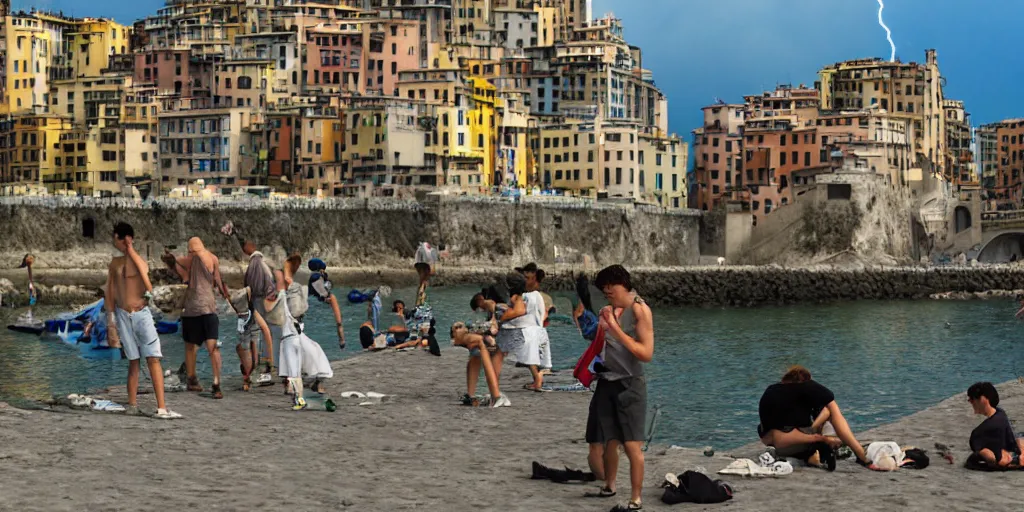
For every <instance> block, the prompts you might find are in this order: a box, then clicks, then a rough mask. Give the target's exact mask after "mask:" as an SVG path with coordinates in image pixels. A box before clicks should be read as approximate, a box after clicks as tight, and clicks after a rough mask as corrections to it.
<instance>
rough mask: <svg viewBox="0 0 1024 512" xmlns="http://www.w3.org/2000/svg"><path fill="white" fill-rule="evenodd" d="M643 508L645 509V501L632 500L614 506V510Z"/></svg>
mask: <svg viewBox="0 0 1024 512" xmlns="http://www.w3.org/2000/svg"><path fill="white" fill-rule="evenodd" d="M643 509H644V505H643V503H641V502H639V501H633V500H630V501H629V503H626V504H625V505H615V507H614V508H612V512H630V511H635V510H643Z"/></svg>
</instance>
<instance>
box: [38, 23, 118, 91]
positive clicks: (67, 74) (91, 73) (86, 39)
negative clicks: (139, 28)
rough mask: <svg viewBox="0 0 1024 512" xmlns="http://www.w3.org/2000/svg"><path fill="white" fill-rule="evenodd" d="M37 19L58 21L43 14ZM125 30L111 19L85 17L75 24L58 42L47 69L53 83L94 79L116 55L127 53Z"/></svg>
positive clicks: (107, 66)
mask: <svg viewBox="0 0 1024 512" xmlns="http://www.w3.org/2000/svg"><path fill="white" fill-rule="evenodd" d="M39 16H40V18H43V19H53V20H59V19H60V18H54V17H52V16H48V15H45V14H40V15H39ZM128 42H129V30H128V27H125V26H124V25H121V24H119V23H115V22H113V21H111V20H105V19H94V18H85V19H82V20H79V21H77V22H75V23H74V25H73V26H72V27H71V28H69V29H68V30H67V31H66V32H65V33H64V37H63V39H62V40H61V42H60V45H59V48H58V52H57V53H56V54H55V55H54V57H53V66H52V68H51V70H50V79H52V80H74V79H78V78H82V77H97V76H100V75H102V74H103V72H104V70H106V69H107V68H109V67H110V60H111V58H112V57H114V56H115V55H125V54H127V53H128V46H129V45H128Z"/></svg>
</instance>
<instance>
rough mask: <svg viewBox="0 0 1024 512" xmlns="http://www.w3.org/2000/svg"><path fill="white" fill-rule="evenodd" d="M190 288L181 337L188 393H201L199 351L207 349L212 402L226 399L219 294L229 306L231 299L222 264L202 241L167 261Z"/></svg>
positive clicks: (196, 240)
mask: <svg viewBox="0 0 1024 512" xmlns="http://www.w3.org/2000/svg"><path fill="white" fill-rule="evenodd" d="M164 262H165V263H168V266H170V267H173V268H172V270H174V271H175V272H177V273H178V275H179V276H181V279H182V280H183V281H184V282H185V284H187V285H188V289H187V290H186V291H185V309H184V311H182V313H181V335H182V338H184V340H185V372H186V373H187V374H188V390H189V391H197V392H202V391H203V387H202V385H200V384H199V377H198V376H196V358H197V357H198V355H199V347H200V346H202V345H206V350H207V351H208V352H209V353H210V364H211V365H212V366H213V398H215V399H221V398H224V393H223V392H221V389H220V370H221V357H220V349H219V348H217V340H218V339H219V338H220V318H218V316H217V297H216V295H214V293H215V292H216V291H219V292H220V293H221V295H222V296H223V297H224V299H225V300H227V301H228V302H229V303H230V302H231V295H230V293H228V287H227V286H225V285H224V281H223V280H222V279H221V275H220V260H219V259H218V258H217V256H216V255H214V254H213V253H212V252H210V251H208V250H206V247H205V246H204V245H203V241H202V240H200V239H199V237H192V238H190V239H189V241H188V255H187V256H184V257H181V258H173V259H172V258H167V259H165V260H164Z"/></svg>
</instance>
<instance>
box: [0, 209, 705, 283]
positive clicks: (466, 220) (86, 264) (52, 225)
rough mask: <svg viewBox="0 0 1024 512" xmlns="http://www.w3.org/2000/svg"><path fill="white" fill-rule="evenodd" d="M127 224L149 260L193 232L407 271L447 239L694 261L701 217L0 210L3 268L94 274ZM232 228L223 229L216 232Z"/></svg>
mask: <svg viewBox="0 0 1024 512" xmlns="http://www.w3.org/2000/svg"><path fill="white" fill-rule="evenodd" d="M119 221H125V222H129V223H131V224H132V225H133V226H134V227H135V230H136V238H137V239H138V240H139V244H138V245H139V251H140V253H142V254H143V255H144V256H148V258H149V259H150V260H151V261H157V258H158V257H159V255H160V253H162V251H163V249H164V247H166V246H175V247H177V248H178V251H179V252H180V251H181V250H182V249H183V248H184V245H185V242H186V240H187V239H188V238H189V237H192V236H199V237H201V238H202V239H203V240H204V241H205V242H206V244H207V246H208V247H209V248H210V249H211V250H213V251H214V252H216V253H217V254H218V255H220V256H221V258H222V259H225V260H228V261H240V260H241V259H242V253H241V248H240V245H241V244H240V242H241V241H242V240H244V239H247V238H251V239H253V240H255V241H256V242H257V244H258V245H259V246H260V247H261V249H262V250H263V251H264V253H265V254H267V256H268V257H269V259H271V260H272V262H274V263H278V262H280V261H281V260H283V258H284V256H285V255H286V254H287V253H290V252H293V251H298V252H301V253H303V255H305V256H307V257H313V256H316V257H320V258H323V259H324V260H326V261H327V262H328V264H330V265H332V266H341V267H361V266H364V267H369V266H373V267H393V268H408V267H411V265H412V258H413V255H414V253H415V250H416V247H417V246H418V244H419V242H421V241H429V242H431V243H433V244H435V245H441V244H444V245H446V246H447V248H448V249H449V252H450V254H451V256H450V258H449V260H448V261H449V263H451V264H453V265H461V266H468V265H477V266H492V267H509V268H511V267H512V266H514V265H519V264H522V263H524V262H527V261H537V262H539V263H554V262H556V261H563V262H569V263H572V262H582V261H583V260H584V256H588V257H589V258H588V259H589V260H591V261H593V262H594V264H595V265H602V264H611V263H624V264H626V265H632V266H655V265H659V266H660V265H666V266H676V265H692V264H696V263H697V262H698V260H699V249H698V240H697V238H698V222H699V215H698V214H695V213H692V212H682V213H667V212H664V211H656V210H646V209H644V208H633V207H629V208H622V207H594V206H593V205H590V204H584V203H575V202H564V203H562V202H546V201H526V202H522V203H512V202H509V201H500V200H472V199H450V200H437V201H428V202H425V203H416V202H402V201H370V200H364V201H350V202H344V203H326V204H324V205H320V206H317V205H316V204H306V203H303V204H302V205H301V207H298V206H296V205H295V204H290V203H284V204H280V203H272V202H266V203H263V204H262V205H257V206H255V207H252V206H251V205H245V206H244V207H242V206H238V205H237V204H235V203H231V202H228V203H226V204H221V205H218V204H211V205H210V206H208V207H205V208H192V207H189V208H169V207H167V206H166V205H162V204H147V205H131V204H118V205H117V206H113V207H98V206H96V205H92V204H85V205H75V204H70V205H62V206H59V207H53V206H42V205H26V204H19V205H10V204H2V205H0V267H7V268H10V267H12V266H16V265H17V263H18V262H19V261H20V260H21V257H22V256H23V255H24V253H26V252H33V253H35V254H36V256H37V268H38V269H40V270H43V269H92V268H97V267H100V268H101V267H102V266H105V265H106V263H107V262H109V258H110V255H111V252H112V248H111V245H110V235H109V234H110V233H111V231H112V228H113V226H114V224H115V223H117V222H119ZM229 223H230V226H231V230H225V231H230V234H225V232H223V231H222V228H224V227H225V226H226V225H229Z"/></svg>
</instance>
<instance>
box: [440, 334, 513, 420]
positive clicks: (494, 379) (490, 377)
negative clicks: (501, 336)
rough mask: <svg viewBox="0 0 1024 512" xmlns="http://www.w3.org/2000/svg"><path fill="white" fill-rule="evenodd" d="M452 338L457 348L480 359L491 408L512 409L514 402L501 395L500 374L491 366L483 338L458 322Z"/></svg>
mask: <svg viewBox="0 0 1024 512" xmlns="http://www.w3.org/2000/svg"><path fill="white" fill-rule="evenodd" d="M451 338H452V344H454V345H455V346H457V347H465V348H467V349H469V351H470V353H471V354H472V353H475V354H476V357H479V359H480V364H481V366H482V367H483V370H484V379H486V381H487V388H488V390H490V392H491V407H493V408H497V407H511V406H512V402H511V401H510V400H509V399H508V397H506V396H505V395H503V394H501V389H500V388H499V387H498V373H497V371H496V369H495V368H494V365H492V364H491V352H490V350H488V349H487V346H486V345H485V344H484V338H483V336H481V335H479V334H476V333H472V332H470V331H469V328H467V327H466V324H464V323H462V322H456V323H455V324H453V325H452V329H451ZM474 391H475V390H474Z"/></svg>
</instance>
